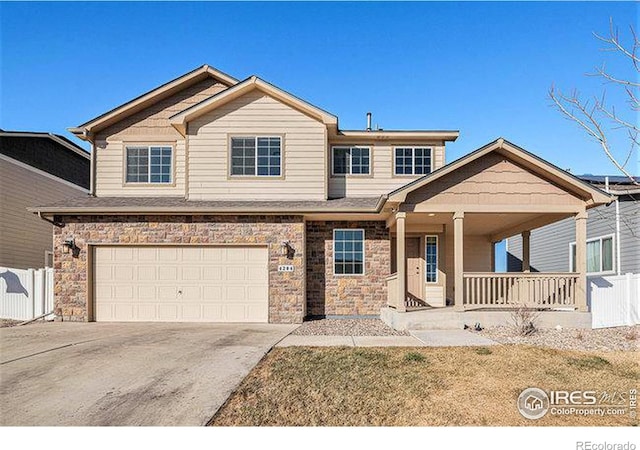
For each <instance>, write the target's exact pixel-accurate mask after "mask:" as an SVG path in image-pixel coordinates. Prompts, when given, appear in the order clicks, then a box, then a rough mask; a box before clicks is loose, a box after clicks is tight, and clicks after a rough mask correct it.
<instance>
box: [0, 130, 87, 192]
mask: <svg viewBox="0 0 640 450" xmlns="http://www.w3.org/2000/svg"><path fill="white" fill-rule="evenodd" d="M0 155H1V156H2V158H7V159H8V160H9V161H13V162H15V163H17V164H23V165H24V166H25V167H27V168H32V169H37V170H39V171H41V175H43V176H44V175H50V176H53V177H56V178H58V179H59V180H60V181H62V180H64V181H66V182H69V183H71V184H73V185H76V186H77V187H79V188H82V189H87V188H88V187H89V177H90V155H89V153H88V152H87V151H86V150H84V149H83V148H82V147H79V146H78V145H76V144H74V143H73V142H71V141H70V140H69V139H67V138H65V137H64V136H60V135H57V134H53V133H44V132H33V131H5V130H0Z"/></svg>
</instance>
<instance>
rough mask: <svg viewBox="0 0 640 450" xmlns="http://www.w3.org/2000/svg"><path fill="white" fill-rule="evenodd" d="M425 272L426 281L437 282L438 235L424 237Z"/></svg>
mask: <svg viewBox="0 0 640 450" xmlns="http://www.w3.org/2000/svg"><path fill="white" fill-rule="evenodd" d="M424 259H425V274H426V280H425V281H426V282H427V283H437V282H438V236H426V237H425V249H424Z"/></svg>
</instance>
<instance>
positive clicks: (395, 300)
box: [387, 273, 402, 309]
mask: <svg viewBox="0 0 640 450" xmlns="http://www.w3.org/2000/svg"><path fill="white" fill-rule="evenodd" d="M387 305H389V306H391V307H392V308H396V309H398V308H400V306H402V305H401V303H400V298H399V297H398V274H397V273H394V274H392V275H391V276H388V277H387Z"/></svg>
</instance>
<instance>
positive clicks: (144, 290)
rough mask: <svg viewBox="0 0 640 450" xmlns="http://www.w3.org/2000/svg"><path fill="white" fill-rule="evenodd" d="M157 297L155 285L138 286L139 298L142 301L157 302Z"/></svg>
mask: <svg viewBox="0 0 640 450" xmlns="http://www.w3.org/2000/svg"><path fill="white" fill-rule="evenodd" d="M156 297H157V294H156V288H155V286H138V300H140V301H142V302H155V301H156Z"/></svg>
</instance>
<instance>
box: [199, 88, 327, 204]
mask: <svg viewBox="0 0 640 450" xmlns="http://www.w3.org/2000/svg"><path fill="white" fill-rule="evenodd" d="M232 136H281V137H282V147H281V150H282V163H281V164H282V166H281V167H282V173H283V175H284V176H283V177H231V176H229V172H230V171H229V142H230V138H231V137H232ZM325 148H326V127H325V126H324V125H323V124H322V123H320V122H318V121H316V120H315V119H312V118H311V117H309V116H307V115H305V114H303V113H301V112H299V111H298V110H296V109H293V108H291V107H290V106H288V105H285V104H283V103H281V102H280V101H278V100H276V99H274V98H272V97H270V96H268V95H266V94H264V93H262V92H260V91H252V92H250V93H248V94H246V95H244V96H242V97H240V98H238V99H236V100H233V101H231V102H229V103H227V104H226V105H223V106H221V107H219V108H217V109H215V110H214V111H211V112H209V113H207V114H204V115H203V116H201V117H199V118H197V119H195V120H194V121H193V122H191V123H189V176H188V178H189V186H188V196H189V199H190V200H209V199H220V200H267V199H268V200H272V199H282V200H285V199H286V200H292V199H305V200H324V199H325V198H326V194H325V177H326V171H325Z"/></svg>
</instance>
